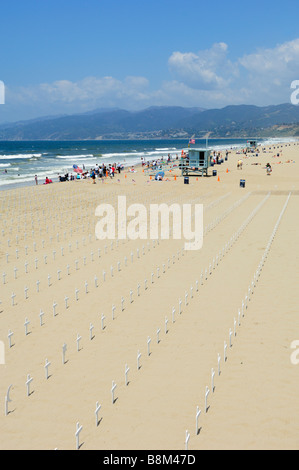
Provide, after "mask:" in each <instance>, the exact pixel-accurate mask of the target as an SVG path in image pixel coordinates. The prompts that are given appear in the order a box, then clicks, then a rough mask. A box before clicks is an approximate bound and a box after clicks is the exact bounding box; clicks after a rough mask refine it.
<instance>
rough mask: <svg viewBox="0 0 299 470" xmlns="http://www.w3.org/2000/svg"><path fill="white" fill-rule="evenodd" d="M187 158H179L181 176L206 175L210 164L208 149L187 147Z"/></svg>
mask: <svg viewBox="0 0 299 470" xmlns="http://www.w3.org/2000/svg"><path fill="white" fill-rule="evenodd" d="M188 153H189V158H188V157H186V158H181V171H182V176H204V175H205V176H208V168H209V167H210V166H211V151H210V150H208V149H189V152H188Z"/></svg>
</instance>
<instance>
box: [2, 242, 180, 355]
mask: <svg viewBox="0 0 299 470" xmlns="http://www.w3.org/2000/svg"><path fill="white" fill-rule="evenodd" d="M155 243H157V245H159V240H156V241H155V240H153V246H154V247H155V246H156V245H155ZM148 251H150V245H149V243H148ZM142 253H143V254H144V246H143V250H142ZM183 254H184V248H183V249H182V250H181V251H180V250H178V251H177V255H173V256H172V264H174V263H175V259H176V257H177V259H178V260H179V259H180V256H183ZM132 255H133V253H131V260H132V262H133V256H132ZM137 258H139V253H138V255H137ZM170 264H171V260H170V258H168V260H167V266H168V269H169V268H170ZM117 265H118V271H119V270H120V262H118V264H117ZM125 265H126V260H125ZM165 267H166V263H164V264H163V265H162V272H163V273H165V272H166V271H165ZM67 268H68V274H69V266H68V267H67ZM160 272H161V271H160V267H157V271H156V273H157V274H156V276H157V278H159V277H160ZM60 273H61V271H58V279H59V276H60ZM105 275H106V273H105V271H103V282H105V279H106V277H105ZM111 277H113V267H111ZM39 283H40V282H39V281H37V292H39ZM153 283H154V273H153V272H152V273H151V284H153ZM94 284H95V287H96V288H97V287H98V285H99V284H98V277H97V276H96V275H95V277H94ZM48 285H49V286H50V285H51V278H50V276H48ZM147 288H148V285H147V279H145V280H144V289H145V290H146V289H147ZM24 290H25V299H27V298H28V288H27V287H25V289H24ZM84 290H85V294H88V293H89V288H88V282H87V281H85V283H84ZM79 292H80V290H79V289H78V288H76V289H75V301H76V302H77V301H79ZM129 295H130V303H132V302H133V290H132V289H131V290H130V294H129ZM137 296H138V297H139V296H140V284H139V283H138V284H137ZM15 298H16V294H15V293H14V292H13V293H12V295H11V302H12V306H14V305H15ZM69 300H70V298H69V297H68V296H67V295H66V296H65V298H64V302H65V309H66V310H67V309H68V308H69ZM57 307H58V305H57V303H56V302H55V301H54V302H53V305H52V309H53V317H55V316H56V315H57ZM121 310H122V311H123V310H124V298H123V297H122V298H121ZM114 313H115V306H112V320H114ZM44 314H45V312H44V311H43V310H42V309H40V313H39V316H40V326H43V324H44V323H43V316H44ZM104 319H105V317H104V316H103V315H102V319H101V321H102V324H103V320H104ZM29 324H30V321H29V320H28V318H25V323H24V326H25V335H26V336H27V335H28V325H29ZM12 336H13V332H12V331H11V330H9V332H8V340H9V347H12V342H11V337H12Z"/></svg>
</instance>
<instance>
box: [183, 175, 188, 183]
mask: <svg viewBox="0 0 299 470" xmlns="http://www.w3.org/2000/svg"><path fill="white" fill-rule="evenodd" d="M184 184H189V176H185V177H184Z"/></svg>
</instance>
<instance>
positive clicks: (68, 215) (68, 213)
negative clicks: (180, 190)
mask: <svg viewBox="0 0 299 470" xmlns="http://www.w3.org/2000/svg"><path fill="white" fill-rule="evenodd" d="M114 194H116V193H112V195H114ZM168 196H169V195H168ZM133 197H135V199H136V197H138V200H139V195H138V192H136V193H133V194H129V195H127V199H128V200H130V199H132V198H133ZM172 197H173V196H172ZM105 201H106V202H108V201H109V203H111V193H110V194H109V195H107V196H106V197H101V202H105ZM146 201H148V199H145V202H146ZM96 202H97V201H96V198H95V199H91V200H90V201H89V204H90V205H91V206H92V209H94V207H95V206H94V204H96ZM76 203H77V204H78V201H77V198H76ZM84 205H85V207H84V209H85V210H84V212H82V213H80V214H79V216H78V213H77V214H76V215H73V213H72V210H70V209H72V208H73V206H70V205H69V206H68V207H69V208H68V209H65V207H66V206H67V200H66V198H64V199H63V200H62V204H61V205H60V206H59V211H57V207H58V205H57V204H55V203H54V204H53V200H52V198H51V199H50V200H49V206H48V207H47V210H45V208H44V207H43V209H42V213H43V218H44V226H45V227H46V232H47V233H49V222H50V221H51V219H52V217H53V218H54V219H55V221H57V218H58V219H59V228H61V222H63V223H64V224H65V226H66V227H67V228H68V230H69V224H70V222H72V221H73V219H76V230H75V231H76V232H78V231H79V230H80V229H82V231H83V232H84V231H85V228H86V223H82V224H81V225H79V224H78V219H81V220H83V219H86V217H88V215H86V213H87V212H86V202H85V201H84ZM30 207H31V206H30ZM62 208H63V209H64V210H61V209H62ZM12 209H14V210H15V207H14V208H12ZM33 209H36V206H35V207H34V208H32V207H31V214H30V215H31V229H33V228H34V219H33V213H34V212H35V211H34V210H33ZM51 209H52V210H53V211H55V212H54V213H53V216H52V215H51V214H50V213H49V211H50V210H51ZM45 214H47V215H45ZM92 215H93V214H92ZM23 218H24V217H23ZM3 222H4V224H5V226H6V220H4V221H3ZM41 223H42V221H41V220H40V217H39V215H38V216H37V224H38V227H39V233H40V234H41ZM93 223H94V221H93ZM11 224H12V226H11V228H10V230H9V232H10V233H12V228H13V227H17V231H18V233H19V232H20V216H18V225H16V224H14V218H12V219H11ZM55 225H56V224H52V227H53V231H55ZM89 226H90V222H89V221H88V228H89ZM24 227H25V229H26V228H27V221H26V220H23V221H22V228H24ZM70 232H71V234H72V232H73V229H71V230H70ZM4 235H5V231H4V229H2V236H3V237H4ZM32 236H34V230H32ZM56 236H57V237H58V238H59V234H58V233H57V234H56ZM64 237H66V231H65V232H64ZM26 239H27V233H25V241H26ZM19 241H20V240H19V236H18V235H16V244H17V245H19ZM52 241H53V237H51V243H52ZM43 242H45V241H43ZM8 246H10V240H8Z"/></svg>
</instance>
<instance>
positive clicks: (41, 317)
mask: <svg viewBox="0 0 299 470" xmlns="http://www.w3.org/2000/svg"><path fill="white" fill-rule="evenodd" d="M269 195H270V194H268V195H267V196H266V198H265V199H264V200H263V201H262V202H261V203H260V204H258V206H257V207H256V208H255V209H254V210H253V211H252V213H251V214H250V215H249V217H248V218H247V219H246V221H245V222H244V223H243V224H242V225H241V227H240V229H239V230H238V231H237V232H236V233H235V234H234V235H233V237H231V239H230V241H229V243H228V244H226V245H225V248H223V250H222V253H221V251H220V252H219V258H218V256H216V264H217V265H218V261H221V255H223V256H224V253H225V252H226V251H227V250H228V249H229V248H230V247H231V245H232V243H233V242H234V241H235V240H236V239H237V238H238V237H239V235H240V234H241V232H242V231H243V230H244V229H245V227H246V226H247V225H248V223H249V222H250V221H251V220H252V218H253V217H254V215H255V214H256V213H257V211H258V210H259V209H260V208H261V207H262V205H263V204H264V203H265V202H266V200H267V199H268V197H269ZM182 253H183V250H182ZM211 266H212V265H211V264H210V266H209V268H210V269H209V274H210V275H211V274H212V270H211ZM168 267H169V259H168ZM213 269H215V258H214V259H213ZM163 272H165V265H163ZM205 272H206V276H205V279H206V280H207V279H208V277H207V269H206V271H205ZM157 277H159V274H158V275H157ZM151 282H152V283H153V273H152V276H151ZM198 284H199V282H198V280H197V281H196V291H198ZM201 284H203V273H202V274H201ZM145 289H147V280H145ZM85 291H86V293H87V292H88V290H87V285H86V283H85ZM190 291H191V292H190V295H191V298H192V297H193V287H192V286H191V289H190ZM137 293H138V294H137V295H138V296H139V295H140V284H138V286H137ZM75 295H76V300H78V289H77V290H76V292H75ZM132 295H133V291H132V290H131V291H130V303H132V301H133V300H132ZM187 299H188V293H186V294H185V305H187V301H188V300H187ZM13 300H14V297H13ZM68 300H69V299H68V297H65V306H66V308H68ZM246 302H247V297H245V306H247V304H246ZM121 305H122V307H121V309H122V311H123V309H124V299H123V297H122V299H121ZM181 305H182V300H181V299H180V300H179V309H178V311H179V313H181ZM56 307H57V304H56V303H55V302H54V303H53V316H55V315H56ZM242 310H243V307H242ZM114 313H115V306H112V319H113V320H114ZM43 315H44V312H43V311H42V310H41V311H40V324H41V326H42V325H43ZM104 320H105V316H104V315H103V314H102V317H101V328H102V329H103V328H104ZM172 322H173V323H174V322H175V308H174V307H173V308H172ZM29 324H30V322H29V320H28V318H26V319H25V323H24V326H25V335H27V334H28V325H29ZM167 324H168V319H167V317H165V332H167ZM235 325H236V322H234V331H235ZM91 328H93V326H92V325H91V327H90V330H91ZM159 333H160V329H159V328H158V330H157V340H158V342H159ZM90 334H91V335H92V331H90ZM12 335H13V332H12V331H11V330H9V333H8V339H9V346H10V347H11V345H12V343H11V337H12ZM80 339H81V337H80V336H79V335H78V336H77V350H78V351H79V341H80ZM230 339H231V336H230ZM149 345H150V340H148V354H149ZM64 348H65V346H64ZM64 354H65V349H64ZM139 360H140V353H139V352H138V354H137V362H138V363H139Z"/></svg>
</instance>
